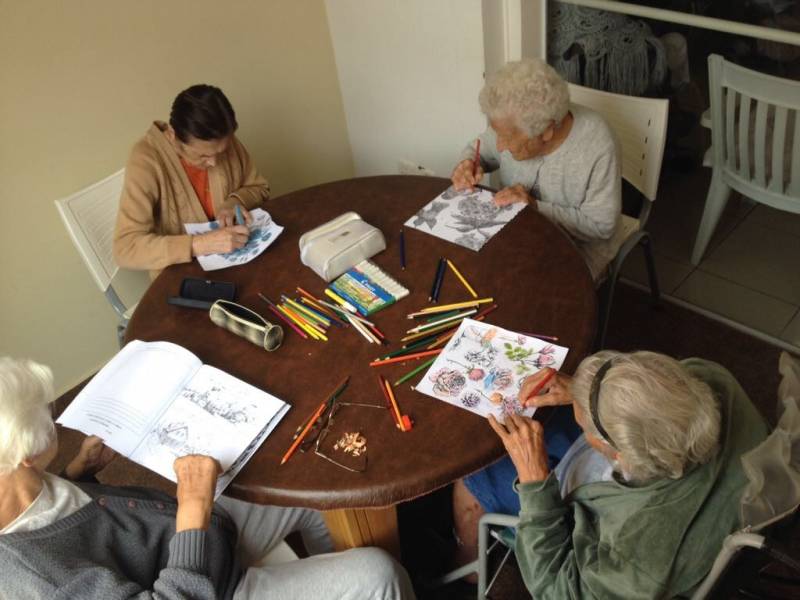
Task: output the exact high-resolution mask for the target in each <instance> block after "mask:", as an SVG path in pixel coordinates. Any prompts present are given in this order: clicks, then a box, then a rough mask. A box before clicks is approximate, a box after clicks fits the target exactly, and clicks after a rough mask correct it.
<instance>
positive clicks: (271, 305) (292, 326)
mask: <svg viewBox="0 0 800 600" xmlns="http://www.w3.org/2000/svg"><path fill="white" fill-rule="evenodd" d="M258 297H259V298H261V299H262V300H263V301H264V302H266V303H267V304H268V305H269V309H270V310H271V311H272V312H274V313H275V314H276V315H278V317H280V319H281V320H282V321H283V322H284V323H286V324H287V325H288V326H289V327H291V328H292V329H293V330H294V331H296V332H297V334H298V335H299V336H300V337H302V338H303V339H305V340H307V339H308V336H307V335H306V334H305V333H303V331H302V330H301V329H300V328H299V327H298V326H297V325H295V324H294V323H292V321H291V320H289V319H288V318H287V317H286V316H285V315H283V314H282V313H281V312H280V311H279V310H278V307H277V305H275V304H274V303H273V302H272V301H271V300H270V299H269V298H267V297H266V296H265V295H264V294H262V293H261V292H259V293H258Z"/></svg>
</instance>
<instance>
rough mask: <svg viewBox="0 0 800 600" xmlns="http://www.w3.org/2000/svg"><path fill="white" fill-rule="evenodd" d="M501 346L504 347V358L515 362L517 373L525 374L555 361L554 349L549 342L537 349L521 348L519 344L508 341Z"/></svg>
mask: <svg viewBox="0 0 800 600" xmlns="http://www.w3.org/2000/svg"><path fill="white" fill-rule="evenodd" d="M503 346H504V348H505V355H506V358H507V359H508V360H510V361H512V362H515V363H517V367H516V369H517V375H525V374H527V373H530V372H532V371H533V370H539V369H541V368H543V367H547V366H550V365H552V364H553V363H555V362H556V357H555V351H556V349H555V348H554V347H553V346H552V345H550V344H548V345H547V346H545V347H544V348H542V349H541V350H539V351H536V350H534V349H533V348H523V347H522V346H521V345H518V344H511V343H509V342H505V343H504V344H503Z"/></svg>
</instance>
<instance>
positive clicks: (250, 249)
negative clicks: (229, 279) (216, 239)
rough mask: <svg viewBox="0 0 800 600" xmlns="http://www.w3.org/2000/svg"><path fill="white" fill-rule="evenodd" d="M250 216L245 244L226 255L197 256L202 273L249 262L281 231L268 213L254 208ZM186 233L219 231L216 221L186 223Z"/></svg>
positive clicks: (195, 233)
mask: <svg viewBox="0 0 800 600" xmlns="http://www.w3.org/2000/svg"><path fill="white" fill-rule="evenodd" d="M250 216H252V217H253V222H252V223H250V225H249V227H250V238H249V239H248V240H247V243H246V244H245V245H244V246H242V247H241V248H239V249H238V250H234V251H233V252H228V253H227V254H208V255H206V256H198V257H197V261H198V262H199V263H200V266H201V267H203V270H204V271H216V270H217V269H224V268H226V267H235V266H236V265H243V264H245V263H248V262H250V261H251V260H253V259H254V258H255V257H256V256H258V255H259V254H261V253H262V252H263V251H264V250H266V249H267V248H268V247H269V246H270V245H271V244H272V242H274V241H275V240H276V238H277V237H278V236H279V235H280V234H281V232H282V231H283V227H281V226H280V225H276V224H275V223H274V222H273V221H272V217H271V216H270V215H269V213H268V212H267V211H265V210H263V209H261V208H254V209H253V210H251V211H250ZM183 227H184V229H186V233H188V234H191V235H198V234H202V233H208V232H209V231H214V230H215V229H219V223H218V222H217V221H211V222H210V223H186V224H185V225H184V226H183Z"/></svg>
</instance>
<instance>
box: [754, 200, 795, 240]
mask: <svg viewBox="0 0 800 600" xmlns="http://www.w3.org/2000/svg"><path fill="white" fill-rule="evenodd" d="M798 207H799V208H800V205H798ZM747 220H748V221H750V220H752V221H754V222H756V223H758V224H759V225H763V226H764V227H769V228H770V229H777V230H778V231H782V232H784V233H789V234H791V235H795V236H798V237H800V214H796V213H790V212H787V211H785V210H778V209H776V208H772V207H770V206H766V205H764V204H759V205H758V206H756V208H755V209H754V210H753V212H752V213H750V214H749V215H748V216H747Z"/></svg>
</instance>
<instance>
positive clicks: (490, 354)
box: [464, 346, 497, 368]
mask: <svg viewBox="0 0 800 600" xmlns="http://www.w3.org/2000/svg"><path fill="white" fill-rule="evenodd" d="M496 358H497V349H496V348H494V347H493V346H487V347H486V348H481V349H480V350H470V351H468V352H465V353H464V359H465V360H466V361H467V362H468V363H471V364H473V365H478V366H480V367H487V368H488V367H491V366H492V365H493V364H494V361H495V359H496Z"/></svg>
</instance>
